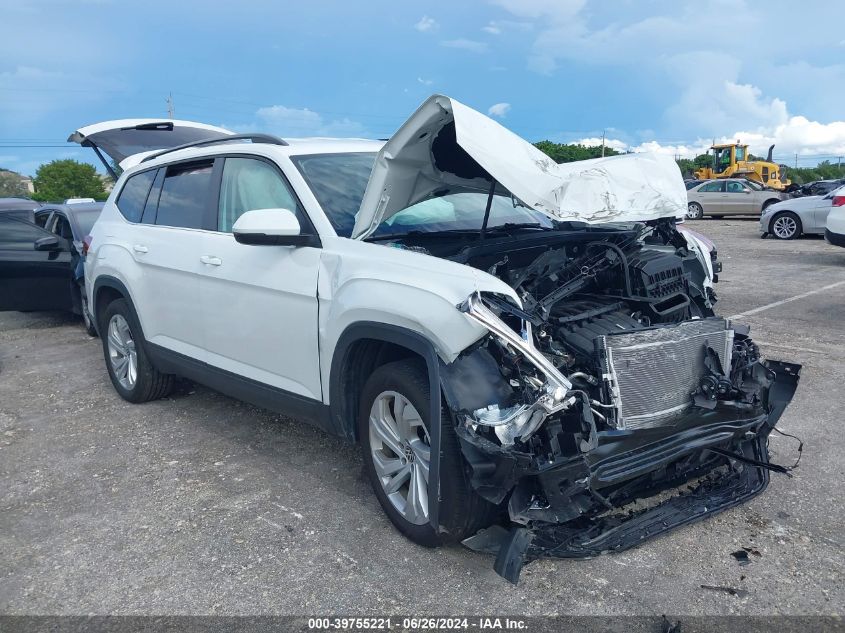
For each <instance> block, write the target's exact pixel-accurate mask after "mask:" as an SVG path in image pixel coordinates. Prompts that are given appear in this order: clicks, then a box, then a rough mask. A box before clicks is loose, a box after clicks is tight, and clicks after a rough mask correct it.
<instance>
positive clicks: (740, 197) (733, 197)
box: [722, 180, 759, 215]
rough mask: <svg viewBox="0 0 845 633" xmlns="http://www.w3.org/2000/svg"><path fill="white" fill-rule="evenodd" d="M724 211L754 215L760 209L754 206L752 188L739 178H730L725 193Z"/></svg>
mask: <svg viewBox="0 0 845 633" xmlns="http://www.w3.org/2000/svg"><path fill="white" fill-rule="evenodd" d="M723 201H724V204H723V206H722V212H723V213H725V214H733V215H754V214H755V213H756V212H758V211H759V209H755V208H754V195H753V194H752V192H751V188H750V187H747V186H746V185H744V184H743V183H741V182H739V181H738V180H728V181H727V182H726V183H725V193H724V194H723Z"/></svg>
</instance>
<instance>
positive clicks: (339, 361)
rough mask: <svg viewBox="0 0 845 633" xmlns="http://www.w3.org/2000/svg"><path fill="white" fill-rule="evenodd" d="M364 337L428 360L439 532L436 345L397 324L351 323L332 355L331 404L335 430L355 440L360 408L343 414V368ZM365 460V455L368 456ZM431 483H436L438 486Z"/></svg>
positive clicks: (433, 515)
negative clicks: (347, 414) (397, 347)
mask: <svg viewBox="0 0 845 633" xmlns="http://www.w3.org/2000/svg"><path fill="white" fill-rule="evenodd" d="M362 339H374V340H378V341H384V342H386V343H392V344H394V345H399V346H401V347H405V348H407V349H409V350H411V351H412V352H414V353H416V354H418V355H419V356H421V357H422V358H423V359H424V360H425V364H426V367H427V368H428V380H429V384H430V385H431V398H430V401H429V417H428V419H429V420H430V421H431V428H430V429H429V430H428V432H429V438H430V439H431V475H430V477H429V487H428V507H429V520H430V523H431V525H432V527H434V529H435V530H438V531H439V526H438V518H439V516H438V515H439V509H440V508H439V503H440V393H441V392H440V359H439V358H438V356H437V352H436V351H435V350H434V345H432V344H431V342H430V341H429V340H428V339H426V338H425V337H424V336H422V335H421V334H419V333H418V332H414V331H412V330H408V329H405V328H402V327H399V326H396V325H389V324H385V323H376V322H372V321H359V322H356V323H352V324H351V325H349V326H348V327H347V328H346V329H345V330H344V331H343V333H342V334H341V335H340V338H339V339H338V342H337V345H336V346H335V351H334V354H333V356H332V364H331V372H330V374H329V375H330V379H329V394H330V397H329V403H330V407H331V419H332V423H333V425H334V427H335V429H334V430H335V433H337V434H338V435H340V436H341V437H345V438H347V439H350V440H354V439H355V437H356V431H355V429H356V426H357V425H356V422H357V420H356V418H357V413H358V412H357V411H355V412H353V415H352V416H351V419H349V418H350V416H344V415H343V384H342V382H341V380H342V370H343V367H344V365H345V364H346V361H347V358H348V356H349V351H350V348H351V347H352V345H353V343H355V342H356V341H360V340H362ZM365 459H366V457H365ZM431 482H437V485H436V486H433V485H431Z"/></svg>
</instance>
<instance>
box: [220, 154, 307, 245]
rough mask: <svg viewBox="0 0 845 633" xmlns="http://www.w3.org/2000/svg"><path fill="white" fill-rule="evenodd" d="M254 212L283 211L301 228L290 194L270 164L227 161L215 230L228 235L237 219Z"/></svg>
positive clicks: (298, 215) (301, 221) (285, 184)
mask: <svg viewBox="0 0 845 633" xmlns="http://www.w3.org/2000/svg"><path fill="white" fill-rule="evenodd" d="M257 209H287V210H288V211H292V212H293V213H294V214H296V217H297V219H298V220H299V224H300V226H302V225H303V217H302V213H301V212H300V210H299V205H297V203H296V198H295V197H294V195H293V192H292V191H291V190H290V187H288V184H287V183H286V182H285V181H284V179H283V178H282V176H281V175H280V174H279V172H278V171H277V170H276V169H275V168H274V167H273V166H272V165H271V164H270V163H267V162H265V161H263V160H260V159H257V158H227V159H226V162H225V164H224V165H223V180H222V182H221V183H220V203H219V205H218V214H217V230H218V231H222V232H224V233H231V232H232V226H234V224H235V221H236V220H237V219H238V218H239V217H241V215H243V214H244V213H245V212H247V211H255V210H257Z"/></svg>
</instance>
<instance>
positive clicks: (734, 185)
mask: <svg viewBox="0 0 845 633" xmlns="http://www.w3.org/2000/svg"><path fill="white" fill-rule="evenodd" d="M743 191H745V187H743V186H742V183H741V182H736V181H735V180H732V181H731V182H729V183H728V193H742V192H743Z"/></svg>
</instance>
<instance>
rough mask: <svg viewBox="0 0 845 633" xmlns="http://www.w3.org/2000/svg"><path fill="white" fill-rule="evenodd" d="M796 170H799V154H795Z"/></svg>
mask: <svg viewBox="0 0 845 633" xmlns="http://www.w3.org/2000/svg"><path fill="white" fill-rule="evenodd" d="M795 169H798V152H795Z"/></svg>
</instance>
